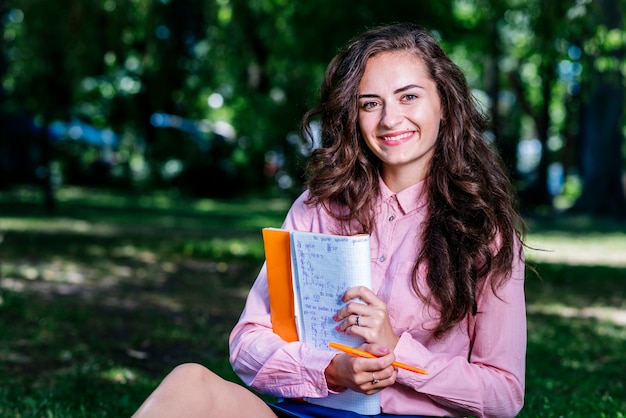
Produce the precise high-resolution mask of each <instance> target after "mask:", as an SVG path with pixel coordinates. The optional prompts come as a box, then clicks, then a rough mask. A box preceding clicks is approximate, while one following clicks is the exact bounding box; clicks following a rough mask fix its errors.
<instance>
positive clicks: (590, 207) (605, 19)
mask: <svg viewBox="0 0 626 418" xmlns="http://www.w3.org/2000/svg"><path fill="white" fill-rule="evenodd" d="M597 6H598V9H597V10H596V16H597V17H598V20H599V22H598V23H599V24H604V25H606V26H607V27H608V28H609V29H614V28H617V29H620V28H621V27H622V13H621V10H620V7H619V5H618V3H617V2H616V1H615V0H602V1H599V2H598V3H597ZM623 53H624V50H623V49H620V50H617V51H615V52H613V54H614V57H615V58H616V59H618V60H619V59H621V58H622V57H623ZM591 58H592V59H593V58H595V57H591ZM590 67H593V65H590ZM623 85H624V77H623V76H622V74H621V72H620V71H619V69H610V70H605V71H603V72H600V71H598V70H595V73H594V74H593V75H592V79H591V84H590V86H591V92H590V95H589V96H588V97H589V100H588V101H587V102H586V103H585V105H584V107H583V121H582V132H581V142H582V144H581V145H582V146H581V171H582V173H581V174H582V180H583V192H582V194H581V196H580V197H579V199H578V200H577V201H576V204H575V205H574V207H573V210H574V211H576V212H582V213H587V214H590V215H600V216H611V217H619V218H623V217H626V199H625V197H624V186H623V185H622V143H623V140H624V138H623V135H622V132H621V119H622V114H623V112H624V88H623Z"/></svg>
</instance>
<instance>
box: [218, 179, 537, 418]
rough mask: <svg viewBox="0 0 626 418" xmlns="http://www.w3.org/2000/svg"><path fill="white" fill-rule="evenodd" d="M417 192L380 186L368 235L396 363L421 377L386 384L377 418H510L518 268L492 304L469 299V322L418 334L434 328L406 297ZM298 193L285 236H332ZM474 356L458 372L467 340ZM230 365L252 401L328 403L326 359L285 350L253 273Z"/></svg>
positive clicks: (519, 319) (416, 237)
mask: <svg viewBox="0 0 626 418" xmlns="http://www.w3.org/2000/svg"><path fill="white" fill-rule="evenodd" d="M422 188H423V183H419V184H417V185H415V186H413V187H411V188H409V189H406V190H403V191H402V192H400V193H397V194H394V193H392V192H391V191H390V190H389V189H388V188H387V187H386V186H385V185H384V183H383V182H382V181H381V197H380V200H379V202H378V203H377V213H376V222H377V228H376V231H374V233H373V235H372V236H371V258H372V274H373V290H374V292H375V293H376V294H377V295H378V297H380V298H381V299H382V300H383V301H385V303H386V304H387V308H388V311H389V315H390V318H391V323H392V325H393V327H394V330H395V332H396V334H397V335H399V336H400V340H399V342H398V344H397V346H396V347H395V350H394V353H395V355H396V358H397V360H398V361H401V362H405V363H409V364H415V365H417V366H419V367H421V368H424V369H426V370H427V371H428V375H420V374H417V373H412V372H409V371H406V370H403V369H399V371H398V377H397V380H396V384H395V385H393V386H391V387H388V388H386V389H384V390H383V391H381V392H380V399H381V407H382V411H383V412H385V413H388V414H398V415H430V416H464V415H476V416H485V417H488V416H492V417H499V418H502V417H508V416H515V415H517V413H518V412H519V411H520V410H521V408H522V405H523V402H524V371H525V358H526V311H525V303H524V262H523V260H521V259H516V260H515V262H514V264H513V266H512V274H511V278H510V280H508V281H507V284H506V285H505V286H503V287H502V288H500V289H499V290H498V296H499V297H496V296H494V294H493V292H491V291H490V290H488V291H486V292H482V294H481V295H480V296H479V298H478V301H477V302H478V312H479V313H478V314H477V315H476V316H475V317H474V318H472V319H471V320H470V321H469V323H468V321H464V322H462V323H460V324H459V325H458V326H456V327H455V328H453V329H452V330H451V331H450V332H448V333H447V334H446V336H445V337H444V338H443V339H441V340H435V339H434V338H433V336H432V334H431V332H429V331H428V329H429V328H431V327H432V325H433V324H435V323H436V322H435V321H436V320H435V319H434V318H433V315H431V314H429V312H428V309H427V308H426V307H425V306H424V303H423V302H422V301H421V300H420V299H419V298H418V297H417V296H416V295H415V292H414V291H413V290H412V288H411V280H410V277H411V272H412V268H413V265H414V260H415V257H416V254H417V251H418V249H419V248H420V246H421V245H422V242H421V239H420V231H421V228H422V223H423V222H424V221H425V217H426V209H427V208H426V205H425V203H426V197H425V196H424V195H422V193H421V191H422ZM306 197H307V192H305V193H304V194H303V195H301V196H300V197H299V198H298V199H297V200H296V201H295V202H294V204H293V206H292V208H291V210H290V211H289V213H288V215H287V218H286V220H285V222H284V225H283V227H284V228H285V229H291V230H300V231H313V232H326V233H334V232H336V231H335V230H334V229H333V225H335V222H334V221H333V220H332V219H331V218H330V217H329V216H328V214H327V213H325V211H324V210H323V209H321V208H318V207H311V206H308V205H305V204H304V201H305V199H306ZM468 332H469V334H470V335H473V341H474V347H473V350H472V353H471V359H470V361H469V362H468V356H469V350H470V336H469V335H468ZM230 351H231V358H230V360H231V364H232V365H233V368H234V370H235V372H236V373H237V374H238V375H239V376H240V377H241V379H242V380H243V381H244V382H245V383H246V384H247V385H249V386H251V387H252V388H254V389H256V390H257V391H259V392H262V393H267V394H272V395H276V396H280V397H285V398H301V397H323V396H326V395H327V394H328V393H329V389H328V387H327V385H326V379H325V377H324V370H325V369H326V367H327V366H328V364H329V363H330V361H331V359H332V358H333V357H334V356H335V355H336V352H333V351H320V350H314V349H311V348H309V347H307V346H305V345H304V344H302V343H300V342H293V343H286V342H285V341H283V340H282V339H281V338H280V337H278V336H277V335H276V334H274V333H273V332H272V324H271V322H270V314H269V301H268V296H267V275H266V271H265V266H263V268H262V269H261V272H260V273H259V276H258V277H257V279H256V281H255V283H254V285H253V286H252V289H251V290H250V293H249V295H248V299H247V302H246V306H245V309H244V311H243V313H242V315H241V318H240V319H239V322H238V323H237V324H236V326H235V328H234V329H233V331H232V333H231V335H230Z"/></svg>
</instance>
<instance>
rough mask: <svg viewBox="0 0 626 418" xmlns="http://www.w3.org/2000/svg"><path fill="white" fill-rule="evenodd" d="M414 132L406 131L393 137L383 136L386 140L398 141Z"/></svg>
mask: <svg viewBox="0 0 626 418" xmlns="http://www.w3.org/2000/svg"><path fill="white" fill-rule="evenodd" d="M411 135H412V133H411V132H407V133H404V134H402V135H398V136H393V137H389V136H383V140H384V141H397V140H399V139H404V138H408V137H409V136H411Z"/></svg>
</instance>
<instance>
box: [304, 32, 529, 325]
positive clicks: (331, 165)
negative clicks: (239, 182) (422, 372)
mask: <svg viewBox="0 0 626 418" xmlns="http://www.w3.org/2000/svg"><path fill="white" fill-rule="evenodd" d="M389 51H406V52H409V53H412V54H415V55H416V56H417V57H419V59H420V60H422V62H423V63H424V64H425V65H426V67H427V69H428V72H429V74H430V77H431V78H432V80H433V81H434V82H435V84H436V85H437V90H438V93H439V98H440V100H441V106H442V114H443V121H442V123H441V126H440V129H439V136H438V138H437V143H436V145H435V152H434V155H433V159H432V161H431V165H430V170H429V176H428V178H427V180H426V183H425V184H426V192H427V195H428V202H429V203H428V205H429V207H428V210H429V214H428V218H427V223H426V227H425V229H424V230H423V236H422V238H423V247H422V249H421V250H420V252H419V254H416V255H415V257H416V258H415V268H414V272H413V288H414V289H415V291H416V292H417V294H418V295H419V296H420V297H421V298H422V299H423V300H424V301H425V302H426V303H429V304H432V305H433V306H436V307H437V309H438V311H439V313H440V319H439V323H438V325H437V328H436V329H435V330H434V333H435V336H436V337H441V336H443V335H444V334H445V333H446V332H447V331H448V330H450V329H451V328H452V327H453V326H454V325H455V324H457V323H459V322H461V321H462V320H463V319H464V318H466V317H467V316H468V315H470V314H472V315H475V314H476V313H477V306H476V299H477V293H478V292H479V291H480V289H481V288H482V284H483V283H484V282H485V280H486V278H487V277H488V276H489V277H491V282H490V283H489V285H490V287H491V288H492V290H493V291H494V292H495V291H496V290H497V288H498V287H499V286H500V285H502V284H503V283H504V281H506V280H507V278H508V275H509V274H510V272H511V265H512V262H513V259H514V257H515V256H516V254H515V248H516V245H515V240H516V239H518V238H519V239H521V233H520V232H519V231H520V229H518V228H523V223H522V220H521V218H520V216H519V215H518V213H517V211H516V210H515V207H514V198H513V190H512V187H511V184H510V180H509V178H508V176H507V173H506V170H505V169H504V166H503V164H502V162H501V159H500V157H499V156H498V154H497V153H496V152H495V151H494V150H493V149H492V148H491V147H490V145H489V144H488V143H487V142H486V140H485V137H484V132H485V130H486V128H487V119H486V118H485V116H484V115H483V114H482V113H481V112H480V111H479V108H478V106H477V104H476V102H475V101H474V99H473V96H472V94H471V92H470V90H469V87H468V85H467V81H466V79H465V76H464V75H463V73H462V71H461V70H460V69H459V68H458V67H457V66H456V65H455V64H454V63H453V62H452V61H451V60H450V58H449V57H448V56H447V55H446V53H445V52H444V51H443V49H442V48H441V46H440V45H439V43H438V42H437V40H436V39H435V38H434V37H433V36H432V35H431V34H430V33H428V32H427V31H426V30H424V29H422V28H420V27H418V26H415V25H412V24H396V25H390V26H384V27H381V28H376V29H372V30H369V31H367V32H365V33H363V34H362V35H360V36H359V37H357V38H355V39H354V40H353V41H351V42H350V43H349V44H348V45H347V46H346V47H345V48H344V49H343V50H341V51H340V52H339V54H338V55H337V56H336V57H335V58H334V59H333V60H332V61H331V62H330V64H329V66H328V68H327V71H326V74H325V77H324V80H323V82H322V85H321V88H320V99H319V104H318V105H317V106H316V107H314V108H312V109H311V110H310V111H309V112H307V113H306V114H305V116H304V118H303V122H302V123H303V125H302V126H303V129H304V133H305V135H306V136H308V137H309V138H310V137H312V132H311V125H312V123H314V121H316V120H317V119H319V122H320V125H321V147H320V148H317V149H315V150H314V151H313V152H312V154H311V157H310V159H309V163H308V167H307V187H308V189H309V191H310V198H309V200H308V203H309V204H321V205H323V206H324V207H325V208H326V210H327V211H328V212H329V213H330V214H331V216H333V217H334V218H335V219H336V220H337V221H338V222H339V224H340V225H341V231H338V232H340V233H358V232H368V233H371V232H372V230H373V228H374V227H375V225H374V224H373V223H374V216H373V207H372V205H373V204H374V202H375V201H376V197H377V196H378V194H379V192H380V191H379V186H378V181H379V180H378V179H379V170H380V161H379V160H378V158H376V157H375V156H374V155H373V154H372V153H371V152H370V151H369V149H368V147H367V145H366V144H365V142H364V140H363V138H362V135H361V133H360V130H359V127H358V103H357V95H358V87H359V83H360V80H361V78H362V76H363V73H364V71H365V65H366V63H367V61H368V59H370V58H371V57H373V56H375V55H376V54H379V53H381V52H389ZM337 208H341V209H340V210H337ZM520 251H521V246H520ZM520 256H521V254H520ZM422 263H425V265H426V266H427V267H428V268H427V277H426V282H427V284H428V287H429V289H430V292H431V293H430V296H426V295H424V294H423V293H421V292H420V290H419V286H417V272H418V267H419V266H420V265H421V264H422Z"/></svg>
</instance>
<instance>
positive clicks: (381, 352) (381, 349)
mask: <svg viewBox="0 0 626 418" xmlns="http://www.w3.org/2000/svg"><path fill="white" fill-rule="evenodd" d="M378 352H379V353H380V354H387V353H389V349H388V348H387V347H380V348H379V349H378Z"/></svg>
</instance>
